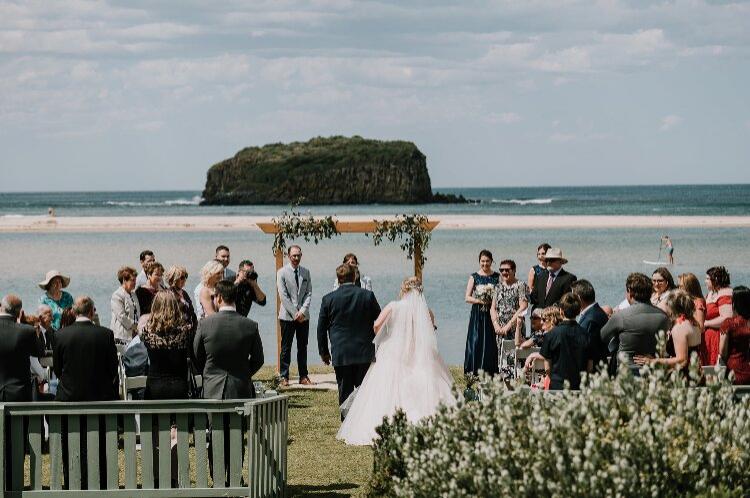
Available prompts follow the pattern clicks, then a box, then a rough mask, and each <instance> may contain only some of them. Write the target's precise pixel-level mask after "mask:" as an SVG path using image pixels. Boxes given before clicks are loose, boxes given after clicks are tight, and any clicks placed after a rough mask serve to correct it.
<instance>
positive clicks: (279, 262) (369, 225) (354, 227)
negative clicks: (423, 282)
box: [257, 221, 440, 374]
mask: <svg viewBox="0 0 750 498" xmlns="http://www.w3.org/2000/svg"><path fill="white" fill-rule="evenodd" d="M439 224H440V221H429V222H427V230H428V231H430V232H431V231H433V230H434V229H435V227H436V226H438V225H439ZM257 225H258V228H260V229H261V231H262V232H263V233H267V234H272V235H275V234H277V233H278V231H279V227H278V226H277V225H276V224H275V223H258V224H257ZM375 228H376V223H375V221H337V222H336V231H337V232H338V233H372V232H374V231H375ZM273 255H274V258H275V259H276V272H277V273H278V271H279V270H280V269H281V267H282V266H284V254H283V253H282V252H281V251H279V250H276V249H275V250H274V253H273ZM414 275H415V276H417V277H419V278H420V279H421V278H422V248H421V247H415V248H414ZM275 294H276V317H277V318H276V373H277V374H278V373H279V371H280V370H281V324H280V323H279V320H278V316H279V311H281V298H280V297H279V292H278V289H276V292H275Z"/></svg>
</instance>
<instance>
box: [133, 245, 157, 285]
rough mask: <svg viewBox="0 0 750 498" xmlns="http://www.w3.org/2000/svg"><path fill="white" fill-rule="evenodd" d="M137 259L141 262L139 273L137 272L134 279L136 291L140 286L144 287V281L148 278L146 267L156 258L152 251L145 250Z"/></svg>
mask: <svg viewBox="0 0 750 498" xmlns="http://www.w3.org/2000/svg"><path fill="white" fill-rule="evenodd" d="M139 259H140V261H141V271H140V272H138V276H137V277H136V279H135V288H136V289H137V288H138V287H140V286H141V285H146V280H148V278H147V277H146V267H147V266H148V265H150V264H151V263H153V262H154V261H156V256H154V252H153V251H152V250H150V249H145V250H143V251H141V254H140V256H139Z"/></svg>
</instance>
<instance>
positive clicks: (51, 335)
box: [29, 304, 55, 399]
mask: <svg viewBox="0 0 750 498" xmlns="http://www.w3.org/2000/svg"><path fill="white" fill-rule="evenodd" d="M36 312H37V322H36V325H35V328H36V330H37V333H38V334H39V335H40V336H41V339H42V341H43V342H44V354H43V356H48V355H50V354H52V350H53V349H54V344H55V342H54V341H55V332H54V331H53V330H52V309H51V308H50V307H49V306H47V305H46V304H40V305H39V307H38V308H37V311H36ZM29 363H30V366H31V374H32V375H33V376H34V377H36V379H37V384H38V385H42V384H44V383H45V382H47V381H49V380H51V379H48V378H47V371H46V370H45V368H44V367H42V364H41V363H39V358H38V357H36V356H33V355H32V356H30V357H29ZM32 397H33V396H32ZM52 399H54V396H52Z"/></svg>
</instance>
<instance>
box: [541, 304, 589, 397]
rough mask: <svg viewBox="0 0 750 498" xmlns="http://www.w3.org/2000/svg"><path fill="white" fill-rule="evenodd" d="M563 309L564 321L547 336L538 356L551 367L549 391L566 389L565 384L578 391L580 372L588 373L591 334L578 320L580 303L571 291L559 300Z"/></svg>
mask: <svg viewBox="0 0 750 498" xmlns="http://www.w3.org/2000/svg"><path fill="white" fill-rule="evenodd" d="M560 309H562V312H563V315H565V320H563V321H562V322H560V324H558V325H557V326H556V327H555V328H554V329H552V330H550V331H549V332H548V333H547V334H545V336H544V341H543V342H542V349H541V351H539V353H540V354H541V356H542V357H543V358H544V360H545V363H546V364H547V365H548V368H547V370H548V371H549V377H550V384H549V388H550V390H560V389H563V388H564V386H565V381H568V383H569V384H570V388H571V389H579V388H580V385H581V372H585V371H586V350H587V348H588V344H589V337H588V333H587V332H586V331H585V330H583V328H581V326H580V325H578V322H576V320H575V319H576V317H577V316H578V313H579V312H580V311H581V303H580V301H578V298H577V297H575V296H574V295H573V294H572V293H570V292H569V293H567V294H564V295H563V297H562V298H560Z"/></svg>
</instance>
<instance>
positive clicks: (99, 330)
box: [52, 321, 120, 401]
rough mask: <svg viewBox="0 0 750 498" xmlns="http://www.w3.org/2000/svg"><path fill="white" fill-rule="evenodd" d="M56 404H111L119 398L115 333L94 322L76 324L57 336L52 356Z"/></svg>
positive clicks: (59, 332)
mask: <svg viewBox="0 0 750 498" xmlns="http://www.w3.org/2000/svg"><path fill="white" fill-rule="evenodd" d="M52 362H53V368H54V370H55V375H57V377H58V378H59V379H60V383H59V384H58V385H57V396H56V398H55V399H56V400H57V401H110V400H114V399H118V398H119V391H118V388H119V386H120V379H119V377H118V375H117V367H118V364H117V347H116V346H115V335H114V333H113V332H112V331H111V330H110V329H108V328H106V327H100V326H98V325H94V324H93V323H92V322H88V321H81V322H76V323H74V324H72V325H69V326H67V327H63V328H61V329H60V330H58V331H57V333H56V334H55V349H54V352H53V355H52Z"/></svg>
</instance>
